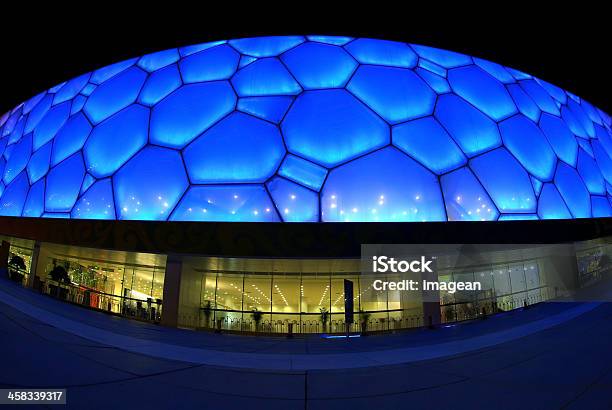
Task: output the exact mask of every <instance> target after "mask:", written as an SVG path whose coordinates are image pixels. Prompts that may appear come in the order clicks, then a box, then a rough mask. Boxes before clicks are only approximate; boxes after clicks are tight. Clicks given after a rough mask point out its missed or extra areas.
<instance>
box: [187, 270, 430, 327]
mask: <svg viewBox="0 0 612 410" xmlns="http://www.w3.org/2000/svg"><path fill="white" fill-rule="evenodd" d="M334 267H337V270H336V269H334ZM358 269H359V261H358V260H347V261H341V262H338V261H334V260H321V261H308V262H305V261H299V260H257V259H251V260H247V259H244V260H239V259H231V258H229V259H222V258H193V259H191V260H186V261H184V263H183V271H182V274H181V280H182V281H185V283H188V285H186V286H182V287H181V296H180V299H181V308H180V309H179V323H180V324H181V325H183V326H189V327H198V328H209V329H213V328H221V329H224V330H233V331H246V332H265V333H287V332H288V331H289V328H290V327H291V328H292V330H291V331H292V332H293V333H323V332H324V333H342V332H345V331H346V326H347V324H346V321H345V299H346V297H347V295H345V294H344V282H345V280H349V281H351V282H352V285H353V295H352V302H353V320H352V321H351V322H350V323H349V330H350V331H360V330H362V326H363V325H362V322H366V325H365V326H366V328H367V329H369V330H393V329H400V328H406V327H414V326H419V325H420V324H421V317H422V307H421V303H414V302H409V301H407V300H404V299H405V298H403V297H402V295H401V292H393V293H392V294H387V292H384V291H374V290H373V289H372V281H373V279H372V278H366V277H362V276H361V274H360V272H358ZM317 270H319V271H317ZM322 270H328V271H322ZM329 270H331V271H329ZM377 278H378V276H377ZM194 285H195V286H198V287H199V289H200V294H199V297H198V298H197V300H196V298H195V297H194V295H193V287H194ZM364 286H365V289H364ZM194 306H197V310H198V312H197V318H194V309H193V307H194Z"/></svg>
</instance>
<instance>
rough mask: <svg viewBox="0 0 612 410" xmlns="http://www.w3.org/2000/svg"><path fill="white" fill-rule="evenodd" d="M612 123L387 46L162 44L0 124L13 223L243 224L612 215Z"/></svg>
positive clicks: (432, 54)
mask: <svg viewBox="0 0 612 410" xmlns="http://www.w3.org/2000/svg"><path fill="white" fill-rule="evenodd" d="M611 126H612V124H611V119H610V116H609V115H608V114H606V113H604V112H603V111H601V110H600V109H598V108H596V107H594V106H593V105H591V104H590V103H589V102H587V101H585V100H583V99H581V98H579V97H578V96H575V95H573V94H572V93H570V92H567V91H564V90H562V89H560V88H559V87H556V86H554V85H552V84H550V83H548V82H546V81H544V80H541V79H538V78H535V77H532V76H530V75H528V74H525V73H523V72H521V71H518V70H515V69H512V68H508V67H504V66H501V65H499V64H496V63H493V62H490V61H485V60H482V59H479V58H475V57H470V56H467V55H463V54H459V53H455V52H451V51H445V50H440V49H435V48H430V47H425V46H420V45H414V44H406V43H399V42H391V41H386V40H373V39H365V38H363V39H354V38H347V37H329V36H305V37H303V36H285V37H259V38H248V39H238V40H229V41H218V42H213V43H206V44H199V45H194V46H188V47H183V48H179V49H171V50H165V51H161V52H157V53H153V54H149V55H145V56H143V57H139V58H134V59H130V60H127V61H123V62H119V63H116V64H113V65H110V66H107V67H104V68H101V69H99V70H96V71H93V72H91V73H87V74H84V75H81V76H79V77H76V78H73V79H71V80H69V81H66V82H65V83H62V84H59V85H58V86H56V87H53V88H51V89H49V90H47V91H45V92H42V93H40V94H39V95H37V96H35V97H33V98H31V99H30V100H28V101H26V102H24V103H22V104H20V105H18V106H17V107H15V108H14V109H13V110H11V111H10V112H7V113H5V114H4V115H3V116H1V117H0V154H1V155H0V177H1V180H0V194H1V196H0V215H5V216H23V217H48V218H83V219H131V220H164V221H165V220H169V221H247V222H370V221H372V222H375V221H381V222H393V221H396V222H401V221H415V222H418V221H457V220H459V221H471V220H474V221H489V220H499V221H504V220H516V219H572V218H591V217H609V216H612V207H611V202H612V131H611Z"/></svg>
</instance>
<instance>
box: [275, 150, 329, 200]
mask: <svg viewBox="0 0 612 410" xmlns="http://www.w3.org/2000/svg"><path fill="white" fill-rule="evenodd" d="M278 175H281V176H283V177H285V178H287V179H290V180H292V181H294V182H297V183H299V184H302V185H304V186H305V187H308V188H311V189H314V190H315V191H318V190H319V189H321V186H322V185H323V182H324V181H325V177H326V176H327V169H325V168H323V167H321V166H319V165H317V164H313V163H312V162H310V161H306V160H305V159H303V158H300V157H296V156H295V155H291V154H289V155H287V156H286V157H285V160H284V161H283V163H282V165H281V166H280V168H279V170H278Z"/></svg>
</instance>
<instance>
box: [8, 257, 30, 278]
mask: <svg viewBox="0 0 612 410" xmlns="http://www.w3.org/2000/svg"><path fill="white" fill-rule="evenodd" d="M8 264H9V277H10V278H11V280H13V281H15V282H17V283H21V281H22V280H23V273H22V272H25V270H26V264H25V261H24V260H23V258H22V257H21V256H19V255H13V257H12V258H11V260H10V261H9V263H8Z"/></svg>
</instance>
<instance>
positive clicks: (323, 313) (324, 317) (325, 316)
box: [319, 307, 329, 331]
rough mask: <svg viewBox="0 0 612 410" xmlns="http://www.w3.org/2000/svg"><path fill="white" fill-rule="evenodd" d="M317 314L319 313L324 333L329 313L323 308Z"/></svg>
mask: <svg viewBox="0 0 612 410" xmlns="http://www.w3.org/2000/svg"><path fill="white" fill-rule="evenodd" d="M319 312H321V323H322V324H323V331H325V330H326V329H327V321H328V320H329V312H328V311H327V309H326V308H324V307H322V308H320V309H319Z"/></svg>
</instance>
